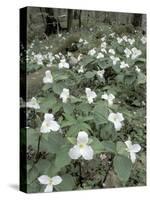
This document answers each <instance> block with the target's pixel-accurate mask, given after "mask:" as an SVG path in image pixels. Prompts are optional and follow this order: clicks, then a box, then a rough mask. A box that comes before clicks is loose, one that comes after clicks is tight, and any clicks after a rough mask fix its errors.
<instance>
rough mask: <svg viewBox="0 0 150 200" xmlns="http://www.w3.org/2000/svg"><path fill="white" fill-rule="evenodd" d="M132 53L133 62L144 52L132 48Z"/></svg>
mask: <svg viewBox="0 0 150 200" xmlns="http://www.w3.org/2000/svg"><path fill="white" fill-rule="evenodd" d="M131 51H132V56H131V58H132V60H134V59H136V58H137V57H139V56H140V55H141V54H142V51H141V50H139V49H137V48H136V47H134V48H132V49H131Z"/></svg>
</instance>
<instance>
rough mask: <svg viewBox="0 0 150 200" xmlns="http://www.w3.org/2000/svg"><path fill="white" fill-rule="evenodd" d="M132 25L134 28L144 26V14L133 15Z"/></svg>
mask: <svg viewBox="0 0 150 200" xmlns="http://www.w3.org/2000/svg"><path fill="white" fill-rule="evenodd" d="M132 25H133V26H134V27H138V26H140V27H141V26H142V14H133V19H132Z"/></svg>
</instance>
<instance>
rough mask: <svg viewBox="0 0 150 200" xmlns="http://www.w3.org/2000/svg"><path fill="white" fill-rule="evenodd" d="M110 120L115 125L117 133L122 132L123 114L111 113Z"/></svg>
mask: <svg viewBox="0 0 150 200" xmlns="http://www.w3.org/2000/svg"><path fill="white" fill-rule="evenodd" d="M108 120H109V121H110V122H112V123H113V124H114V127H115V129H116V131H120V129H121V127H122V122H123V121H124V117H123V115H122V113H119V112H117V113H110V114H109V116H108Z"/></svg>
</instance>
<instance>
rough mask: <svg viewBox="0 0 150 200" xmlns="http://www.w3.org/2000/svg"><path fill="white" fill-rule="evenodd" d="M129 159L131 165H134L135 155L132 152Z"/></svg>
mask: <svg viewBox="0 0 150 200" xmlns="http://www.w3.org/2000/svg"><path fill="white" fill-rule="evenodd" d="M130 158H131V161H132V163H135V160H136V154H135V153H134V152H130Z"/></svg>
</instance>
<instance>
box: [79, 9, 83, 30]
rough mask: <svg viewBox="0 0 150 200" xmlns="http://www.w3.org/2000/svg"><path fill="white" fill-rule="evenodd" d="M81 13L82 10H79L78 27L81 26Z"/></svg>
mask: <svg viewBox="0 0 150 200" xmlns="http://www.w3.org/2000/svg"><path fill="white" fill-rule="evenodd" d="M81 14H82V10H79V28H81Z"/></svg>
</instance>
